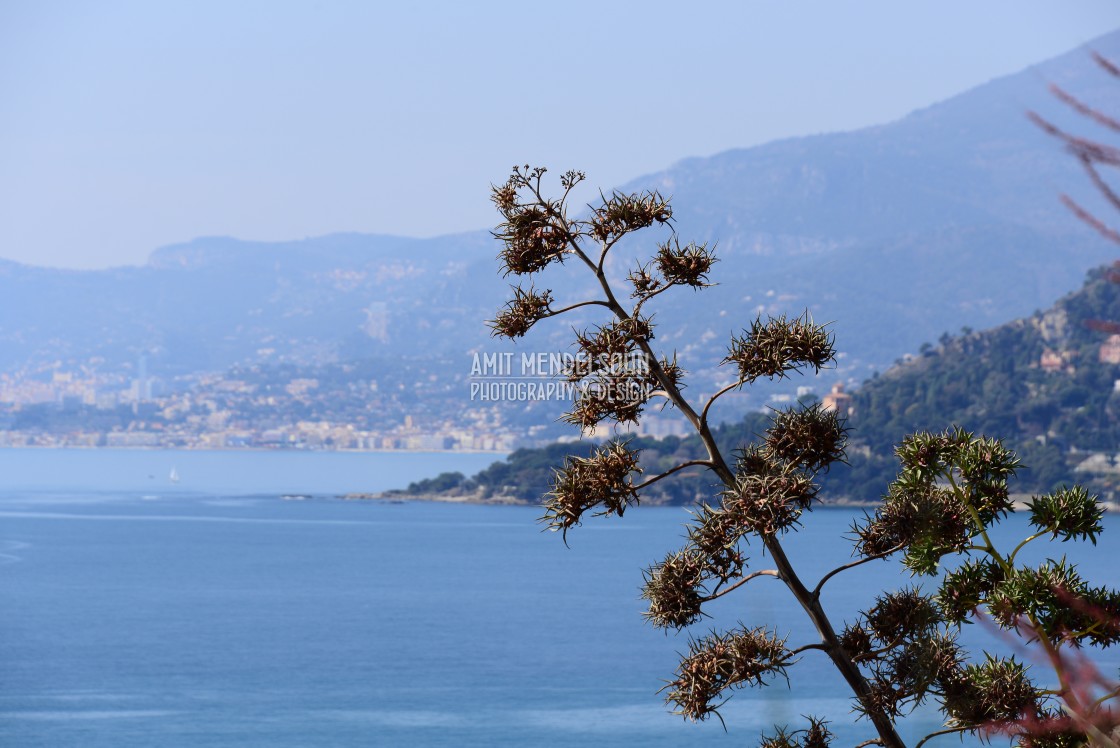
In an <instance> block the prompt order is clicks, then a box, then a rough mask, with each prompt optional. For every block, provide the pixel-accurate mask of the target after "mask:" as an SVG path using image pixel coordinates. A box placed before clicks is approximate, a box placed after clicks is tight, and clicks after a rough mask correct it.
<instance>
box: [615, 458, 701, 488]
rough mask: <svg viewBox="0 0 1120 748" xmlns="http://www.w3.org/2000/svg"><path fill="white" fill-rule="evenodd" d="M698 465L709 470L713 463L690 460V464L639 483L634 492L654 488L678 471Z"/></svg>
mask: <svg viewBox="0 0 1120 748" xmlns="http://www.w3.org/2000/svg"><path fill="white" fill-rule="evenodd" d="M697 465H703V466H704V467H707V468H711V467H712V463H711V462H709V461H708V460H689V461H688V462H682V463H681V464H680V465H677V466H676V467H672V468H669V469H668V470H666V471H665V472H663V473H661V474H659V475H655V476H653V477H652V478H650V479H649V480H647V481H644V482H642V483H639V484H638V485H636V486H634V489H633V490H635V491H640V490H642V489H644V488H647V487H648V486H652V485H653V484H654V483H656V482H657V481H659V480H661V479H662V478H668V477H669V476H670V475H672V474H673V473H675V472H677V471H678V470H684V469H685V468H688V467H695V466H697Z"/></svg>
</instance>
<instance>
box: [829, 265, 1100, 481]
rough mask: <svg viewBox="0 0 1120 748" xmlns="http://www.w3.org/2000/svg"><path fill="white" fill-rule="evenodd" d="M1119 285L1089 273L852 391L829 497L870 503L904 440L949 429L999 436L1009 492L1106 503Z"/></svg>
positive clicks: (928, 348)
mask: <svg viewBox="0 0 1120 748" xmlns="http://www.w3.org/2000/svg"><path fill="white" fill-rule="evenodd" d="M1118 280H1120V276H1118V275H1117V274H1116V273H1115V271H1113V270H1110V269H1103V268H1102V269H1098V270H1094V271H1092V272H1091V273H1090V274H1089V277H1088V280H1087V281H1086V283H1085V285H1084V286H1083V287H1082V288H1081V289H1080V290H1078V291H1077V292H1075V293H1072V294H1070V295H1068V296H1066V297H1064V298H1063V299H1061V300H1060V301H1059V302H1058V303H1057V304H1055V305H1054V306H1053V307H1052V308H1050V309H1048V310H1046V311H1044V312H1038V313H1036V314H1033V315H1031V316H1030V317H1026V318H1024V319H1019V320H1015V321H1014V322H1011V323H1008V324H1005V325H1001V326H999V327H997V328H994V329H992V330H987V331H984V332H974V333H969V334H967V335H961V336H958V337H955V338H945V339H943V340H942V341H941V343H940V344H939V345H936V346H933V345H926V346H923V348H922V351H921V353H920V354H919V355H918V356H916V357H914V358H913V359H912V360H910V361H908V362H906V363H903V364H902V365H900V366H896V367H894V368H892V369H891V370H889V371H888V372H886V373H885V374H883V375H882V376H880V377H877V378H875V379H873V380H871V381H869V382H867V383H865V384H864V385H863V386H862V387H861V388H860V389H859V390H858V391H856V392H854V393H853V398H852V410H851V414H850V418H849V423H850V425H851V426H852V427H853V445H854V450H853V452H854V454H853V456H852V460H851V462H852V467H851V469H850V470H846V471H838V475H837V476H836V478H837V485H836V486H835V487H834V488H833V490H835V491H840V492H843V493H846V494H850V495H868V494H872V493H873V492H874V491H875V490H876V489H875V487H876V486H879V485H882V483H883V480H884V479H885V478H888V477H889V476H890V475H892V474H893V471H894V464H893V459H892V458H891V449H892V446H893V445H894V444H897V443H898V442H899V440H900V439H901V438H902V437H903V436H904V435H906V434H908V433H912V432H914V431H918V430H935V429H936V430H941V429H944V428H945V427H946V426H947V425H949V424H958V425H960V426H963V427H964V428H966V429H969V430H972V431H977V432H981V433H984V434H989V435H992V436H999V437H1001V438H1003V439H1004V440H1005V442H1007V443H1008V444H1009V445H1010V446H1012V447H1013V448H1014V449H1015V450H1016V451H1017V452H1018V453H1019V455H1020V457H1021V458H1022V460H1023V462H1024V464H1025V465H1026V466H1027V468H1029V469H1027V470H1024V471H1022V472H1021V474H1020V476H1019V481H1018V489H1017V490H1020V491H1023V492H1045V491H1049V490H1051V489H1052V488H1055V487H1057V486H1059V485H1061V484H1066V485H1069V484H1072V483H1074V482H1079V483H1083V484H1085V485H1086V486H1087V487H1089V488H1091V489H1092V490H1093V491H1095V492H1097V493H1099V494H1100V495H1101V496H1102V497H1107V498H1109V499H1115V498H1116V496H1117V489H1118V488H1120V464H1117V463H1116V460H1115V458H1116V456H1117V452H1118V450H1120V337H1117V336H1111V337H1110V336H1109V335H1107V334H1105V333H1102V332H1099V331H1097V330H1096V329H1094V326H1093V325H1092V323H1093V322H1094V321H1120V284H1118V283H1117V281H1118Z"/></svg>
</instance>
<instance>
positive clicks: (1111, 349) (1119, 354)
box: [1099, 335, 1120, 364]
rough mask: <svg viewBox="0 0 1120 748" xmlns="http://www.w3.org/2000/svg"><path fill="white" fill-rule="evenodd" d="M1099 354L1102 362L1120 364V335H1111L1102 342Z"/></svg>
mask: <svg viewBox="0 0 1120 748" xmlns="http://www.w3.org/2000/svg"><path fill="white" fill-rule="evenodd" d="M1099 356H1100V360H1101V363H1102V364H1120V335H1109V336H1108V340H1106V341H1104V342H1103V343H1101V348H1100V353H1099Z"/></svg>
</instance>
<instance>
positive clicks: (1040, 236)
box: [0, 33, 1120, 405]
mask: <svg viewBox="0 0 1120 748" xmlns="http://www.w3.org/2000/svg"><path fill="white" fill-rule="evenodd" d="M1089 46H1090V47H1091V48H1093V49H1096V50H1098V51H1100V52H1102V53H1103V54H1105V55H1106V56H1111V57H1116V58H1120V33H1114V34H1110V35H1108V36H1106V37H1102V38H1101V39H1099V40H1097V41H1096V42H1094V43H1093V44H1091V45H1089ZM1048 81H1052V82H1056V83H1060V84H1061V85H1063V86H1064V87H1066V88H1068V89H1069V90H1070V91H1072V92H1073V93H1075V94H1077V95H1079V96H1082V97H1084V98H1085V99H1086V100H1089V101H1091V102H1094V103H1097V104H1099V105H1100V106H1102V107H1103V108H1105V109H1108V110H1112V111H1120V95H1118V92H1117V91H1116V90H1115V88H1116V87H1115V85H1114V83H1113V81H1111V80H1110V79H1109V77H1108V76H1107V75H1105V74H1104V73H1102V72H1101V71H1099V70H1098V69H1097V68H1096V67H1095V65H1093V63H1092V61H1091V60H1090V59H1089V56H1088V52H1087V50H1085V49H1081V50H1076V51H1074V52H1071V53H1069V54H1067V55H1064V56H1062V57H1059V58H1056V59H1055V60H1052V61H1049V62H1047V63H1044V64H1042V65H1039V66H1036V67H1034V68H1031V69H1029V70H1027V71H1025V72H1023V73H1020V74H1017V75H1013V76H1009V77H1007V78H1003V79H999V80H996V81H992V82H990V83H988V84H985V85H983V86H980V87H978V88H976V89H973V90H971V91H968V92H966V93H964V94H961V95H960V96H957V97H954V98H952V99H949V100H947V101H945V102H942V103H940V104H936V105H933V106H930V107H927V108H925V109H923V110H920V111H918V112H915V113H913V114H911V115H909V116H908V117H905V118H903V119H902V120H899V121H897V122H894V123H890V124H885V125H880V126H876V127H871V128H865V129H862V130H858V131H854V132H848V133H837V134H826V135H816V136H811V137H805V138H794V139H788V140H783V141H778V142H774V143H770V144H767V145H763V146H759V147H754V148H748V149H741V150H734V151H729V152H726V153H722V154H718V155H715V156H712V157H708V158H691V159H686V160H684V161H681V162H679V163H677V164H675V165H674V166H672V167H671V168H670V169H668V170H666V171H664V172H661V173H658V174H652V175H648V176H645V177H642V178H640V179H637V180H635V181H634V182H632V183H630V184H628V185H625V187H624V189H627V190H630V189H643V188H657V189H661V190H663V191H664V192H666V193H671V194H672V195H673V196H674V208H675V223H676V226H677V228H678V229H679V231H680V233H681V236H682V238H683V239H686V240H691V239H699V240H707V241H711V242H715V243H717V244H718V249H717V254H718V256H719V257H720V259H721V262H720V263H719V264H718V265H717V266H716V271H715V273H714V280H716V281H717V282H718V283H719V285H718V286H717V287H715V288H713V289H710V290H707V291H705V292H704V293H701V294H692V293H687V292H682V293H678V294H667V295H666V296H664V297H662V298H660V299H658V305H657V308H655V309H654V310H653V311H655V312H656V314H657V320H658V321H659V322H661V323H663V325H664V326H663V327H661V328H660V329H659V331H658V339H657V342H658V343H661V344H663V345H665V346H666V347H673V346H675V347H677V348H682V349H684V348H687V349H689V352H688V353H687V354H686V355H685V357H684V358H683V359H682V363H683V364H684V365H685V367H686V368H687V369H690V370H691V371H692V376H693V381H694V382H695V381H697V380H699V382H700V386H708V384H710V383H712V382H716V381H718V380H719V378H720V377H722V376H724V374H723V373H722V372H721V371H718V370H716V369H714V365H715V363H716V362H717V361H718V359H719V358H720V357H721V356H722V353H723V351H722V344H723V343H724V342H725V341H726V340H727V339H728V338H729V336H730V335H731V333H732V332H738V331H739V330H740V329H741V328H742V327H743V326H745V325H746V324H747V323H748V322H749V320H750V319H752V318H753V317H754V315H755V314H756V313H758V312H766V313H780V312H785V313H793V314H797V313H800V312H801V311H802V309H804V308H805V307H809V308H810V309H811V310H812V312H813V314H814V315H815V317H816V318H817V319H818V320H834V321H835V323H834V327H833V329H834V331H835V332H836V336H837V341H838V345H839V348H840V350H841V351H842V353H843V354H844V357H843V358H842V360H841V368H840V370H839V371H838V372H837V375H838V376H840V377H841V378H844V379H846V380H849V381H851V382H857V381H860V380H862V379H863V378H864V377H866V376H868V375H869V374H870V373H871V372H872V371H874V370H882V369H885V368H886V367H887V366H888V365H889V363H890V362H891V361H893V360H894V359H896V358H898V357H899V356H901V355H902V354H904V353H906V352H913V351H914V350H916V348H917V346H918V345H919V344H920V343H921V342H923V341H927V340H934V339H936V338H937V337H938V336H939V335H941V333H943V332H944V331H946V330H956V329H958V328H959V327H961V326H962V325H969V326H971V327H976V328H982V327H990V326H994V325H997V324H1000V323H1002V322H1005V321H1007V320H1009V319H1013V318H1015V317H1018V316H1023V315H1025V314H1029V313H1030V312H1031V311H1033V310H1034V309H1037V308H1042V307H1045V306H1048V305H1049V304H1051V303H1052V302H1053V300H1054V299H1055V298H1057V297H1058V296H1059V295H1061V294H1062V293H1064V292H1066V291H1068V289H1070V288H1073V287H1075V286H1076V285H1077V284H1078V282H1079V281H1080V279H1081V277H1082V276H1083V274H1084V271H1085V269H1087V268H1088V267H1091V266H1094V265H1097V264H1100V263H1101V262H1104V261H1106V260H1107V259H1109V258H1111V257H1112V255H1113V252H1114V248H1113V247H1111V246H1110V245H1108V244H1107V243H1105V242H1104V241H1103V240H1101V239H1100V238H1099V237H1098V236H1097V235H1096V234H1094V233H1093V232H1092V231H1091V230H1089V229H1088V228H1086V227H1084V226H1083V225H1081V224H1080V223H1079V222H1077V221H1076V220H1075V219H1074V218H1073V217H1071V216H1070V215H1069V214H1068V212H1067V211H1066V210H1065V209H1064V208H1063V207H1062V206H1061V205H1060V203H1059V201H1058V198H1057V195H1058V193H1059V192H1062V191H1066V192H1070V193H1072V194H1074V195H1076V196H1078V197H1079V198H1081V199H1085V201H1086V202H1087V203H1089V204H1090V205H1094V204H1096V203H1094V200H1093V198H1094V195H1093V193H1092V188H1091V187H1090V186H1089V185H1088V183H1087V180H1086V179H1085V177H1084V175H1083V174H1082V172H1081V171H1080V169H1079V167H1078V165H1077V164H1076V162H1075V161H1074V159H1072V158H1070V157H1069V156H1068V155H1067V154H1065V153H1064V152H1063V151H1062V149H1061V148H1060V146H1059V144H1058V143H1057V142H1055V141H1054V140H1053V139H1051V138H1048V137H1047V136H1045V135H1044V134H1043V133H1042V132H1041V131H1039V130H1038V128H1036V127H1034V126H1033V125H1032V124H1031V123H1029V122H1028V121H1027V119H1026V117H1025V112H1026V111H1027V110H1028V109H1034V110H1037V111H1040V112H1042V113H1044V114H1045V116H1047V117H1051V118H1053V119H1054V120H1056V121H1059V122H1062V123H1066V124H1068V126H1070V127H1071V128H1072V129H1075V130H1076V131H1078V132H1093V131H1094V130H1093V127H1092V126H1091V125H1090V124H1089V123H1088V122H1086V121H1084V120H1082V119H1080V118H1078V117H1077V116H1075V115H1072V114H1071V113H1069V112H1067V111H1066V110H1065V109H1064V108H1063V107H1062V106H1061V105H1060V104H1059V103H1058V102H1056V101H1055V100H1054V99H1053V97H1052V96H1051V95H1050V93H1049V92H1048V91H1047V90H1046V83H1047V82H1048ZM553 166H554V167H555V168H566V166H568V165H562V164H556V165H553ZM576 166H584V167H585V168H587V169H588V170H589V172H590V173H591V179H592V182H593V181H594V165H576ZM480 189H485V187H480ZM652 241H653V240H652V239H648V238H645V237H638V240H637V241H635V242H633V243H631V246H630V247H629V248H621V249H622V255H621V257H620V258H619V260H618V261H617V262H615V263H612V272H613V273H614V275H615V276H616V277H617V276H624V275H625V273H626V270H627V264H626V262H625V261H624V259H623V258H624V257H625V256H626V255H627V254H633V253H634V252H635V251H637V250H638V249H640V248H643V247H648V245H650V244H652ZM497 249H498V247H497V244H496V242H495V241H494V240H493V239H492V237H491V236H490V235H489V232H488V231H484V230H483V231H478V232H471V233H466V234H459V235H453V236H444V237H437V238H434V239H408V238H402V237H393V236H380V235H359V234H338V235H332V236H326V237H318V238H312V239H306V240H302V241H292V242H276V243H266V242H246V241H239V240H235V239H229V238H221V237H210V238H203V239H197V240H195V241H192V242H188V243H185V244H180V245H175V246H171V247H165V248H162V249H159V250H156V251H155V252H153V254H152V257H151V260H150V261H149V263H148V264H147V265H145V266H143V267H136V268H131V267H127V268H114V269H110V270H104V271H65V270H51V269H44V268H35V267H28V266H24V265H19V264H16V263H9V262H5V263H0V372H8V374H9V375H10V376H11V377H13V378H16V379H18V378H20V377H23V378H27V377H38V378H40V379H42V378H44V377H48V378H49V376H50V375H51V373H52V372H64V371H77V370H87V371H99V372H115V373H117V374H120V375H122V376H125V377H128V376H133V375H135V373H136V369H137V366H138V363H137V362H138V358H139V357H140V356H141V355H142V354H143V355H144V356H145V357H146V361H147V363H146V365H147V367H148V372H149V374H150V375H151V376H155V377H162V378H165V379H168V380H170V379H172V378H174V377H176V376H184V375H195V374H197V373H198V372H206V371H211V372H212V371H223V370H225V369H228V368H229V367H233V366H266V367H267V366H277V365H286V364H292V363H294V364H298V365H301V366H303V365H308V364H312V365H313V364H315V363H316V362H328V363H332V364H333V363H337V362H345V361H349V360H373V359H376V360H382V361H384V360H391V359H392V358H393V357H396V356H405V355H407V356H413V357H415V356H431V357H433V358H440V359H443V360H447V361H452V362H454V361H459V360H461V361H462V365H461V366H458V367H457V366H455V364H450V366H451V369H450V370H448V371H447V372H446V373H444V374H437V376H445V377H447V378H448V379H449V380H451V379H456V378H461V377H462V375H463V374H464V373H465V371H466V369H467V367H468V364H469V355H468V354H469V352H470V351H472V350H487V351H494V350H528V349H532V350H555V349H557V348H560V349H566V348H567V345H568V343H569V342H570V334H571V329H570V325H568V324H558V325H547V324H546V325H542V326H541V328H542V329H540V330H534V331H533V332H532V333H531V334H530V336H528V337H527V338H526V340H525V341H522V342H521V343H520V345H519V347H518V348H511V347H509V346H508V345H505V344H502V343H500V342H498V341H495V340H493V339H492V338H490V337H489V330H488V329H487V327H486V325H485V322H484V320H486V319H488V318H490V317H492V316H493V313H494V311H495V310H496V309H497V308H498V307H499V306H500V305H501V302H502V300H503V299H504V298H506V295H507V294H508V290H507V285H508V282H507V281H508V280H512V279H503V278H500V277H498V275H497V274H496V262H495V261H494V256H495V255H496V253H497ZM550 272H551V271H550ZM538 285H539V286H542V287H550V288H555V289H556V292H557V296H558V297H560V299H561V300H565V299H569V298H572V299H578V298H586V295H585V294H584V291H586V290H587V289H588V288H589V280H587V279H583V278H582V277H581V276H579V275H577V274H573V272H572V270H567V271H565V270H560V271H559V276H551V275H545V276H544V277H543V278H541V279H540V280H538ZM585 319H590V318H585ZM574 322H577V323H578V320H574ZM464 396H465V393H464ZM755 404H756V405H757V404H760V403H755Z"/></svg>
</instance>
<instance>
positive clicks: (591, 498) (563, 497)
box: [540, 441, 642, 536]
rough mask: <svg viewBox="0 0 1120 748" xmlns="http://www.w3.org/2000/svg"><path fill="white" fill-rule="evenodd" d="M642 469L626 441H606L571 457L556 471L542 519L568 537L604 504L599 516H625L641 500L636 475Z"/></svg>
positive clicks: (636, 452) (546, 496)
mask: <svg viewBox="0 0 1120 748" xmlns="http://www.w3.org/2000/svg"><path fill="white" fill-rule="evenodd" d="M641 472H642V469H641V468H640V467H639V466H638V450H631V449H630V448H629V447H628V446H627V445H626V443H625V442H618V441H611V442H607V443H606V444H604V445H603V446H601V447H597V448H596V449H595V450H594V451H593V452H592V453H591V455H590V456H588V457H569V458H568V459H567V460H566V461H565V462H564V466H563V467H561V468H558V469H557V470H555V471H554V473H553V476H552V490H551V491H549V493H548V494H546V495H545V502H544V507H545V514H544V516H543V517H542V518H541V520H540V521H541V522H543V523H545V524H546V525H547V527H548V529H549V530H560V531H561V532H563V533H564V535H565V536H566V535H567V532H568V530H569V528H571V527H573V526H575V525H578V524H579V523H580V521H581V520H582V518H583V513H584V512H586V511H587V510H589V509H591V508H593V507H601V509H600V510H599V511H598V512H596V514H597V515H604V514H617V515H619V516H622V515H623V513H625V511H626V508H627V507H628V506H630V505H632V504H637V503H638V492H637V491H636V490H635V489H634V476H635V475H640V474H641Z"/></svg>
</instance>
